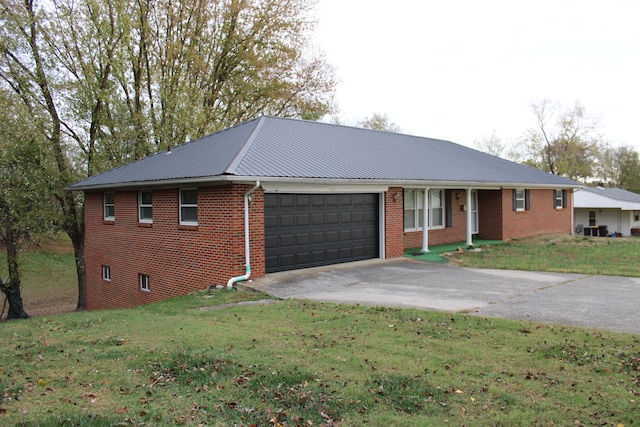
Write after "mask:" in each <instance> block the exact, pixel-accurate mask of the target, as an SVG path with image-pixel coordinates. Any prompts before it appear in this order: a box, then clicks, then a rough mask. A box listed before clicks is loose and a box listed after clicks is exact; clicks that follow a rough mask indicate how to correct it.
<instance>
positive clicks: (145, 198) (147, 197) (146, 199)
mask: <svg viewBox="0 0 640 427" xmlns="http://www.w3.org/2000/svg"><path fill="white" fill-rule="evenodd" d="M152 194H153V193H152V192H151V191H142V192H140V203H141V204H143V205H150V204H151V199H152V197H151V196H152Z"/></svg>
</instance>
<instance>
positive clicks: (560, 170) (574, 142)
mask: <svg viewBox="0 0 640 427" xmlns="http://www.w3.org/2000/svg"><path fill="white" fill-rule="evenodd" d="M531 108H532V110H533V113H534V114H535V116H536V120H537V127H535V128H531V129H529V130H528V131H527V132H526V134H525V136H524V138H523V144H524V145H525V147H526V148H525V149H526V151H527V153H528V158H527V159H526V162H527V163H529V164H531V165H532V166H535V167H537V168H539V169H542V170H545V171H547V172H550V173H553V174H556V175H562V176H566V177H568V178H571V179H576V180H585V179H588V178H589V177H591V176H592V175H593V171H594V169H593V168H594V165H595V155H596V153H597V147H598V144H599V141H600V139H601V136H600V135H599V133H598V127H597V125H598V123H597V120H596V119H595V118H594V117H593V116H590V115H588V114H587V113H586V110H585V109H584V107H583V106H582V105H581V104H580V103H579V102H576V103H575V104H574V106H573V107H572V108H570V109H567V110H562V109H561V107H560V106H559V105H558V104H554V103H552V102H551V101H549V100H548V99H545V100H542V101H539V102H535V103H532V104H531Z"/></svg>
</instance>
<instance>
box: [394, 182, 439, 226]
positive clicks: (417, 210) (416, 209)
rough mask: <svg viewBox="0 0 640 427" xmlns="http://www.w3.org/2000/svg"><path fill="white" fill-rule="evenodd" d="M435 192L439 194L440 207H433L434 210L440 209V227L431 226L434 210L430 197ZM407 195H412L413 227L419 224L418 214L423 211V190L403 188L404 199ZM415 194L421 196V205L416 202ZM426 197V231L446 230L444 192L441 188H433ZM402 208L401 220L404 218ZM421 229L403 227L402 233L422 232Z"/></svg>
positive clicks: (419, 217)
mask: <svg viewBox="0 0 640 427" xmlns="http://www.w3.org/2000/svg"><path fill="white" fill-rule="evenodd" d="M435 192H439V193H440V206H437V207H435V208H436V209H442V212H441V221H442V224H440V225H435V226H434V225H433V218H434V215H433V210H434V205H433V203H432V199H431V197H432V195H433V194H434V193H435ZM407 193H408V194H412V197H414V203H413V210H414V221H415V223H414V224H413V225H414V226H415V225H417V224H420V220H421V219H422V215H421V214H420V212H421V211H422V210H423V209H424V196H425V194H424V188H405V189H404V196H405V197H406V196H407ZM417 194H422V195H423V199H422V203H419V202H418V197H417V196H416V195H417ZM427 197H429V213H428V217H429V224H428V227H427V229H428V230H442V229H444V228H446V226H447V223H446V215H447V212H446V210H447V206H446V202H445V191H444V189H442V188H433V189H430V190H429V191H428V192H427ZM404 211H405V209H404V206H403V210H402V212H403V218H404ZM422 228H423V227H420V226H418V227H405V229H404V231H406V232H411V231H422Z"/></svg>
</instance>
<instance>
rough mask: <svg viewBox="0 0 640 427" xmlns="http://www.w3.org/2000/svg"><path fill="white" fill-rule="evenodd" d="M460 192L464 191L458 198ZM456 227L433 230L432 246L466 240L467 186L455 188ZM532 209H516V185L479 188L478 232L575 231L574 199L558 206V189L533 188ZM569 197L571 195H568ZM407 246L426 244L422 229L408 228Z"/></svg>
mask: <svg viewBox="0 0 640 427" xmlns="http://www.w3.org/2000/svg"><path fill="white" fill-rule="evenodd" d="M456 193H459V194H460V197H459V198H456ZM451 194H452V197H451V205H452V206H451V208H452V212H451V215H452V227H451V228H443V229H434V230H429V246H435V245H440V244H443V243H453V242H463V241H466V239H467V235H466V229H467V213H466V212H465V211H464V210H462V209H461V206H463V205H465V204H466V200H467V199H466V197H467V196H466V191H465V190H452V191H451ZM529 196H530V206H531V209H530V210H528V211H523V212H515V211H513V201H512V189H503V190H478V228H479V230H478V231H479V233H478V236H479V237H480V238H481V239H490V240H510V239H513V238H517V237H524V236H533V235H537V234H547V233H564V232H567V233H568V232H571V206H570V204H571V200H570V199H569V200H567V201H566V206H567V207H566V208H563V209H555V208H554V206H553V198H554V192H553V190H551V189H548V190H530V192H529ZM567 197H568V198H569V195H568V196H567ZM403 245H404V246H403V247H404V248H405V249H409V248H420V247H422V231H412V232H404V244H403Z"/></svg>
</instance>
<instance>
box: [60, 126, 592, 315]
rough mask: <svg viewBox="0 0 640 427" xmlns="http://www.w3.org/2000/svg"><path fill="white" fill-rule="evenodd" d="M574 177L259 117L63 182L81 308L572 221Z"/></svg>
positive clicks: (433, 144)
mask: <svg viewBox="0 0 640 427" xmlns="http://www.w3.org/2000/svg"><path fill="white" fill-rule="evenodd" d="M577 187H579V184H578V183H576V182H574V181H571V180H568V179H565V178H562V177H559V176H556V175H552V174H548V173H545V172H542V171H540V170H537V169H533V168H530V167H528V166H523V165H520V164H517V163H513V162H510V161H507V160H504V159H500V158H498V157H494V156H491V155H488V154H485V153H482V152H479V151H476V150H473V149H471V148H467V147H464V146H461V145H458V144H454V143H452V142H448V141H442V140H436V139H429V138H423V137H416V136H410V135H403V134H397V133H389V132H381V131H373V130H369V129H360V128H354V127H348V126H340V125H332V124H327V123H321V122H311V121H304V120H297V119H287V118H278V117H269V116H263V117H259V118H257V119H254V120H251V121H248V122H246V123H242V124H239V125H237V126H234V127H231V128H229V129H226V130H223V131H221V132H218V133H215V134H213V135H209V136H206V137H203V138H200V139H197V140H194V141H191V142H188V143H186V144H183V145H180V146H177V147H172V148H171V149H170V150H168V151H166V152H161V153H157V154H154V155H152V156H149V157H146V158H144V159H141V160H138V161H135V162H132V163H130V164H127V165H125V166H122V167H119V168H117V169H114V170H111V171H108V172H106V173H103V174H100V175H96V176H92V177H90V178H88V179H86V180H84V181H81V182H78V183H76V184H74V185H72V186H71V187H70V189H71V190H74V191H84V193H85V227H86V232H85V236H86V238H85V239H86V263H87V306H88V308H89V309H103V308H116V307H132V306H135V305H140V304H146V303H151V302H155V301H159V300H163V299H166V298H170V297H174V296H178V295H184V294H187V293H190V292H193V291H198V290H204V289H207V288H209V287H211V286H212V285H225V286H228V287H232V286H233V284H234V283H235V282H237V281H241V280H245V279H247V278H248V277H251V278H257V277H261V276H264V275H265V274H268V273H271V272H277V271H283V270H291V269H301V268H309V267H314V266H320V265H328V264H334V263H341V262H350V261H357V260H364V259H370V258H394V257H401V256H402V255H403V250H404V249H407V248H422V250H423V251H427V250H428V249H429V246H430V245H438V244H442V243H450V242H458V241H466V242H467V244H468V245H472V244H473V237H474V236H478V237H479V238H482V239H491V240H509V239H513V238H516V237H523V236H530V235H536V234H543V233H565V232H566V233H570V232H571V231H572V230H573V227H574V225H573V215H572V212H573V207H572V205H573V203H572V195H573V190H574V189H575V188H577Z"/></svg>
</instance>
